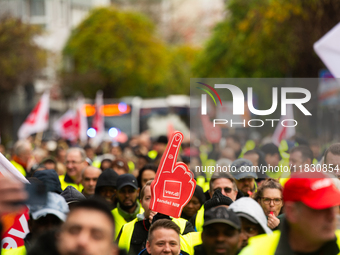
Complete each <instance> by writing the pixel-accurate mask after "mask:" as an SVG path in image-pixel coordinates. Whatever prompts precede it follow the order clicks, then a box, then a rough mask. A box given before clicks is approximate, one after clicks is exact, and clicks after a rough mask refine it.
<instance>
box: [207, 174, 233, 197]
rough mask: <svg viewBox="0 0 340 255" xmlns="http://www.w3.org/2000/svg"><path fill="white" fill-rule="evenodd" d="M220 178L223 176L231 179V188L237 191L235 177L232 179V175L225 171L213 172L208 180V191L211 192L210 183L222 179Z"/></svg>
mask: <svg viewBox="0 0 340 255" xmlns="http://www.w3.org/2000/svg"><path fill="white" fill-rule="evenodd" d="M222 178H225V179H228V180H229V181H231V183H232V184H233V189H234V190H235V191H238V189H237V184H236V182H235V179H234V177H233V176H232V175H231V174H230V173H227V172H215V173H213V175H212V176H211V179H210V182H209V189H210V192H212V184H213V182H214V181H216V180H217V179H222Z"/></svg>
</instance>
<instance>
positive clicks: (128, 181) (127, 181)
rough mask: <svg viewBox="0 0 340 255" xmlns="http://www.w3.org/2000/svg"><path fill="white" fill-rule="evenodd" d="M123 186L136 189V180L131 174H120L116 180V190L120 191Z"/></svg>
mask: <svg viewBox="0 0 340 255" xmlns="http://www.w3.org/2000/svg"><path fill="white" fill-rule="evenodd" d="M125 186H131V187H133V188H135V189H138V184H137V179H136V177H134V176H133V175H132V174H122V175H120V176H119V177H118V179H117V189H118V190H120V189H122V188H124V187H125Z"/></svg>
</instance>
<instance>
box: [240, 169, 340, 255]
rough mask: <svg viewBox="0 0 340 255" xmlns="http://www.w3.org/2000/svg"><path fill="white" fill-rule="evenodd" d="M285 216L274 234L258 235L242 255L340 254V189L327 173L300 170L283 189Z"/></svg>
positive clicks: (251, 240)
mask: <svg viewBox="0 0 340 255" xmlns="http://www.w3.org/2000/svg"><path fill="white" fill-rule="evenodd" d="M283 201H284V204H285V208H284V212H285V218H284V219H283V220H282V223H281V226H280V230H276V231H274V232H273V235H267V236H263V237H254V238H252V239H250V244H249V245H248V246H247V247H245V248H244V249H243V250H242V252H241V255H248V254H264V255H265V254H275V255H280V254H282V255H283V254H284V255H290V254H327V255H331V254H339V252H340V250H339V238H340V232H338V231H335V230H336V214H337V211H338V206H339V204H340V191H339V190H337V189H336V188H335V187H334V184H333V182H332V179H330V178H327V176H326V175H325V174H324V173H317V172H314V173H308V172H305V173H298V174H294V175H292V177H291V178H290V179H289V180H288V181H287V182H286V185H285V187H284V189H283Z"/></svg>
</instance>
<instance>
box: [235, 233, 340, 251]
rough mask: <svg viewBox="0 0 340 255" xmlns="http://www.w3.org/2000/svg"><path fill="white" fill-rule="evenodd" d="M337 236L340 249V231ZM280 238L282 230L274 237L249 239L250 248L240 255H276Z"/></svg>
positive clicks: (261, 236)
mask: <svg viewBox="0 0 340 255" xmlns="http://www.w3.org/2000/svg"><path fill="white" fill-rule="evenodd" d="M335 234H336V237H337V244H338V247H340V230H337V231H335ZM280 236H281V232H280V230H276V231H274V232H273V234H272V235H266V234H263V235H259V236H255V237H251V238H250V239H249V244H248V246H246V247H245V248H244V249H243V250H242V251H241V253H240V254H239V255H253V254H262V255H274V254H275V251H276V248H277V245H278V244H279V240H280ZM338 254H340V253H338Z"/></svg>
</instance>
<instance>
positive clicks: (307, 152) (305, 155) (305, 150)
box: [289, 145, 314, 163]
mask: <svg viewBox="0 0 340 255" xmlns="http://www.w3.org/2000/svg"><path fill="white" fill-rule="evenodd" d="M296 151H299V152H301V155H302V159H303V160H306V159H310V161H311V163H312V162H313V158H314V157H313V151H312V150H311V149H310V148H309V147H308V146H307V145H299V146H296V147H293V148H292V149H291V150H290V151H289V154H292V153H293V152H296Z"/></svg>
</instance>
